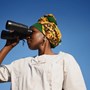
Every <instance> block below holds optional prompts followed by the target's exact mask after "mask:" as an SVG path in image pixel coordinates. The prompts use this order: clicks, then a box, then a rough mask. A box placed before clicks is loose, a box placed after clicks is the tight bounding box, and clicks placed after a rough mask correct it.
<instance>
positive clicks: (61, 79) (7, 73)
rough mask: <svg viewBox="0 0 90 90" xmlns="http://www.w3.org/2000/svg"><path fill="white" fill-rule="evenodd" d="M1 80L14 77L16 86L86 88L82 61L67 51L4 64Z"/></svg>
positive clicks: (40, 89)
mask: <svg viewBox="0 0 90 90" xmlns="http://www.w3.org/2000/svg"><path fill="white" fill-rule="evenodd" d="M0 81H4V82H6V81H11V83H12V85H11V86H12V87H11V88H12V90H62V88H63V89H64V90H86V87H85V83H84V79H83V76H82V73H81V70H80V67H79V65H78V64H77V62H76V61H75V59H74V57H73V56H72V55H70V54H68V53H64V52H60V53H59V54H58V55H41V56H36V57H27V58H22V59H20V60H16V61H14V62H12V63H11V64H10V65H0Z"/></svg>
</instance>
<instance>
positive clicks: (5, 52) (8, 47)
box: [0, 45, 13, 64]
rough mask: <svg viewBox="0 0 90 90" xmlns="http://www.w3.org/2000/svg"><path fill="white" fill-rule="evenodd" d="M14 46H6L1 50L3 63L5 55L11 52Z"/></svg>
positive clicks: (0, 61) (0, 55) (0, 56)
mask: <svg viewBox="0 0 90 90" xmlns="http://www.w3.org/2000/svg"><path fill="white" fill-rule="evenodd" d="M12 48H13V47H12V46H11V45H10V46H4V47H3V48H2V49H1V51H0V64H1V63H2V61H3V60H4V58H5V56H6V55H7V54H8V53H9V51H10V50H11V49H12Z"/></svg>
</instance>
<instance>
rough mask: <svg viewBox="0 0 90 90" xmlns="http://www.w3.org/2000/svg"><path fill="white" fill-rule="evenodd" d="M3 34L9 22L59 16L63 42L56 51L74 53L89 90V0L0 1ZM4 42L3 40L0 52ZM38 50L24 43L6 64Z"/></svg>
mask: <svg viewBox="0 0 90 90" xmlns="http://www.w3.org/2000/svg"><path fill="white" fill-rule="evenodd" d="M0 1H1V2H0V33H1V31H2V30H3V29H5V23H6V21H7V20H13V21H16V22H20V23H23V24H26V25H28V26H30V25H32V24H34V23H35V22H36V21H37V20H38V18H39V17H41V16H42V15H44V14H47V13H53V14H54V15H55V16H56V19H57V23H58V27H59V28H60V30H61V33H62V43H61V45H59V46H58V47H56V48H55V49H53V51H54V52H56V53H58V52H59V51H64V52H68V53H70V54H72V55H73V56H74V57H75V58H76V61H77V62H78V63H79V65H80V67H81V70H82V73H83V76H84V79H85V83H86V86H87V90H90V85H89V84H90V70H89V68H90V67H89V66H90V1H89V0H36V1H34V0H0ZM4 45H5V40H2V39H0V49H1V48H3V46H4ZM36 54H37V51H31V50H29V49H28V47H27V44H26V43H25V45H24V46H22V41H20V43H19V44H18V45H17V46H16V47H15V48H14V49H13V50H12V51H10V53H9V54H8V55H7V56H6V58H5V59H4V61H3V64H10V63H11V62H13V61H15V60H17V59H19V58H22V57H28V56H34V55H36ZM0 90H10V83H4V84H0Z"/></svg>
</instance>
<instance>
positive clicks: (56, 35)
mask: <svg viewBox="0 0 90 90" xmlns="http://www.w3.org/2000/svg"><path fill="white" fill-rule="evenodd" d="M38 23H39V24H41V25H42V28H41V30H40V31H41V32H42V33H43V34H44V35H45V36H46V37H47V39H48V40H49V42H50V44H51V46H52V48H54V47H56V46H57V45H58V44H59V43H60V41H61V36H62V35H61V32H60V30H59V28H58V27H57V23H56V19H55V17H54V15H53V14H47V15H44V16H43V17H41V18H40V19H39V20H38ZM34 26H35V25H34Z"/></svg>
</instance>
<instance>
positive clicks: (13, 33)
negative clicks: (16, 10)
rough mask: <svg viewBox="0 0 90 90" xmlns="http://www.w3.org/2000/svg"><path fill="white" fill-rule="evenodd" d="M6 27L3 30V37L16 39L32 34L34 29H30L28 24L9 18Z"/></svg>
mask: <svg viewBox="0 0 90 90" xmlns="http://www.w3.org/2000/svg"><path fill="white" fill-rule="evenodd" d="M6 29H7V30H2V32H1V39H16V38H17V37H19V39H20V40H23V39H25V38H26V36H27V35H31V34H32V30H30V29H29V27H28V26H27V25H24V24H21V23H17V22H14V21H11V20H7V22H6Z"/></svg>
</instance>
